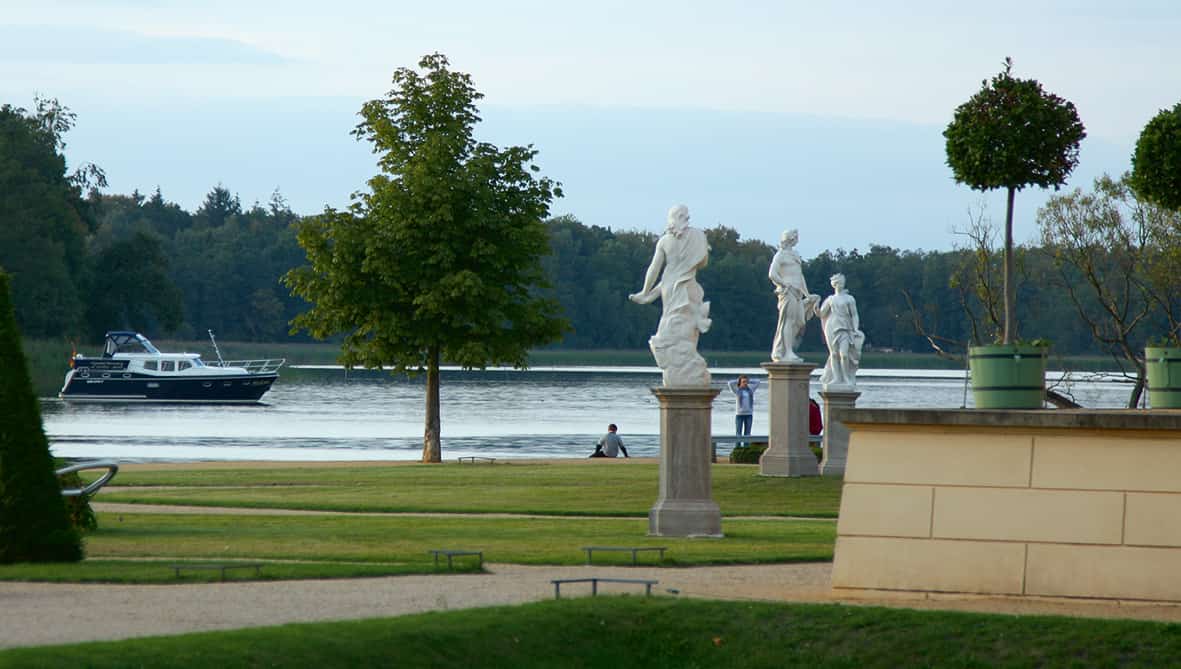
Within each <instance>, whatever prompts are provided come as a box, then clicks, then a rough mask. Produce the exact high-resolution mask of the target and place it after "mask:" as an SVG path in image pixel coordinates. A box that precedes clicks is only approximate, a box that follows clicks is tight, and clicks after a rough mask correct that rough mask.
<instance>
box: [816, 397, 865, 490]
mask: <svg viewBox="0 0 1181 669" xmlns="http://www.w3.org/2000/svg"><path fill="white" fill-rule="evenodd" d="M860 396H861V393H859V392H857V391H856V390H837V389H835V388H833V389H831V390H822V391H820V399H821V400H823V402H824V459H823V460H821V461H820V475H821V476H844V475H845V462H846V461H847V460H848V458H849V428H847V427H845V424H844V423H842V422H841V421H840V420H838V419H837V418H836V416H837V415H839V414H838V412H839V411H841V410H843V409H852V408H853V407H855V406H856V405H857V398H858V397H860Z"/></svg>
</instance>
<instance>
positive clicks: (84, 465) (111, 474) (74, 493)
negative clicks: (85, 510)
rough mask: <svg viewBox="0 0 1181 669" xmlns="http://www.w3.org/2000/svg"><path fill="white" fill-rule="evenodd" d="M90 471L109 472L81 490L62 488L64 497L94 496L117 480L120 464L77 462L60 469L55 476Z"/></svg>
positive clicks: (107, 461)
mask: <svg viewBox="0 0 1181 669" xmlns="http://www.w3.org/2000/svg"><path fill="white" fill-rule="evenodd" d="M88 469H105V470H107V471H106V472H105V473H104V474H103V475H102V476H100V477H98V478H97V479H95V480H93V481H91V482H90V483H89V484H88V485H85V486H82V487H81V488H62V496H63V497H79V496H85V495H93V494H94V493H96V492H98V489H99V488H101V487H103V486H105V485H106V484H107V483H109V482H110V480H111V479H113V478H115V474H118V473H119V463H117V462H115V461H114V460H89V461H86V462H76V463H74V464H72V465H69V466H67V467H62V468H61V469H58V470H57V471H56V472H54V473H55V474H57V475H58V476H65V475H67V474H74V473H76V472H81V471H86V470H88Z"/></svg>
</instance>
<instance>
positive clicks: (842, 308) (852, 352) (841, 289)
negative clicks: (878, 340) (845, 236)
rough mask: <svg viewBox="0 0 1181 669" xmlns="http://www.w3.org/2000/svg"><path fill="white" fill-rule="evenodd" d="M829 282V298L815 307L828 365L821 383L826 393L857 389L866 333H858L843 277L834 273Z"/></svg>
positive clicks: (853, 305) (854, 308)
mask: <svg viewBox="0 0 1181 669" xmlns="http://www.w3.org/2000/svg"><path fill="white" fill-rule="evenodd" d="M829 283H830V284H832V290H833V293H832V295H829V296H828V297H827V298H825V300H824V302H823V303H822V304H821V305H820V306H818V307H815V311H816V315H817V316H818V317H819V318H820V325H821V329H822V330H824V342H825V343H826V344H828V362H827V363H825V365H824V373H823V374H822V375H821V376H820V384H821V385H822V386H823V387H824V388H825V390H827V389H829V388H833V389H846V388H847V389H849V390H852V389H854V388H856V387H857V369H858V367H860V366H861V347H862V346H863V345H864V344H865V333H863V332H862V331H861V330H860V327H861V320H860V318H859V317H858V315H857V300H854V299H853V296H852V295H850V294H849V293H847V292H845V275H844V274H833V275H832V278H831V279H829Z"/></svg>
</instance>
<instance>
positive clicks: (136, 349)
mask: <svg viewBox="0 0 1181 669" xmlns="http://www.w3.org/2000/svg"><path fill="white" fill-rule="evenodd" d="M116 353H151V354H152V355H160V351H159V350H158V349H157V348H156V347H155V346H152V342H150V341H148V338H147V337H145V336H143V335H141V334H140V333H138V332H108V333H107V341H106V344H105V345H104V346H103V357H104V358H110V357H113V356H114V355H115V354H116Z"/></svg>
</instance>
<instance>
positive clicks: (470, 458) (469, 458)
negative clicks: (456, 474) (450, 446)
mask: <svg viewBox="0 0 1181 669" xmlns="http://www.w3.org/2000/svg"><path fill="white" fill-rule="evenodd" d="M456 460H458V461H459V464H463V463H465V462H470V463H471V464H473V465H474V464H476V463H477V462H487V463H488V464H493V463H495V462H496V458H489V457H486V456H483V455H461V456H459V457H458V458H456Z"/></svg>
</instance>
